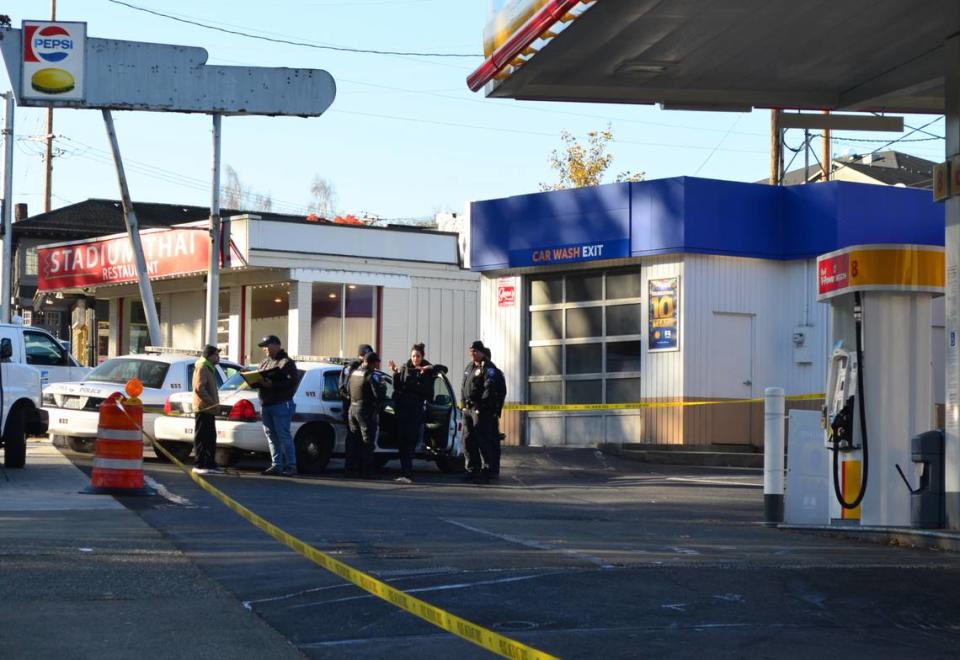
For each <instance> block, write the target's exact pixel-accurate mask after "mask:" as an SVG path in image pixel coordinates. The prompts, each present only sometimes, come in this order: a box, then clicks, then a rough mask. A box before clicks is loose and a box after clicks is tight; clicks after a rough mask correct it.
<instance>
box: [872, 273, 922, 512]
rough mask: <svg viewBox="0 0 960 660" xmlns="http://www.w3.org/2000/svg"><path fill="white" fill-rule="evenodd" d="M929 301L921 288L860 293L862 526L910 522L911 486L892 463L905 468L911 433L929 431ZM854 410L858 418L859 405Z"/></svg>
mask: <svg viewBox="0 0 960 660" xmlns="http://www.w3.org/2000/svg"><path fill="white" fill-rule="evenodd" d="M930 300H931V297H930V296H929V295H927V294H922V293H918V294H911V293H892V292H877V293H874V292H870V291H868V292H865V293H864V294H863V364H862V365H861V367H862V369H863V387H864V390H865V392H863V393H862V394H863V396H864V403H865V404H866V413H867V440H868V442H869V443H870V446H869V455H868V457H867V458H868V459H869V461H870V466H869V478H868V482H867V492H866V494H865V495H864V497H863V503H862V504H861V509H860V511H861V512H860V524H862V525H868V526H869V525H882V526H902V527H908V526H909V525H910V491H909V490H907V488H906V487H905V486H904V484H903V481H902V480H901V479H900V475H899V473H898V472H897V468H896V466H897V465H899V466H900V468H901V469H902V470H904V472H907V471H908V470H911V469H912V468H913V463H912V459H911V452H910V438H912V437H913V436H915V435H917V434H919V433H922V432H924V431H928V430H930V416H931V411H932V410H933V374H932V372H931V366H930V364H931V360H932V348H931V347H932V338H931V334H930V317H931V314H932V312H931V309H930V308H931V302H930ZM857 405H858V406H859V402H857ZM855 414H856V415H857V416H858V417H859V414H860V413H859V409H858V410H856V411H855ZM864 470H866V466H864ZM908 474H909V472H908Z"/></svg>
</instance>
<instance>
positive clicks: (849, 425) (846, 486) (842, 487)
mask: <svg viewBox="0 0 960 660" xmlns="http://www.w3.org/2000/svg"><path fill="white" fill-rule="evenodd" d="M853 314H854V323H855V328H854V332H855V333H856V339H855V341H856V351H852V352H850V351H846V350H844V346H843V341H842V340H841V341H839V342H837V346H836V348H835V349H834V351H833V355H831V357H830V364H829V365H828V369H827V390H826V391H827V398H826V403H825V405H824V409H823V426H824V429H825V430H826V445H827V447H828V448H829V449H830V452H831V454H832V456H833V461H832V463H831V465H832V471H833V478H832V479H831V482H832V483H833V493H834V496H835V497H836V501H837V504H839V505H840V508H841V511H840V514H841V518H843V519H847V518H851V519H859V507H860V502H862V501H863V498H864V496H865V495H866V493H867V479H868V478H869V475H870V453H869V445H868V444H867V425H866V411H865V409H864V400H863V399H864V397H863V396H860V392H862V391H863V375H862V371H861V370H860V363H861V361H862V360H863V347H862V340H861V337H862V333H863V327H862V320H863V309H862V300H861V297H860V292H856V293H855V294H854V309H853ZM858 411H859V417H855V415H856V414H857V412H858ZM857 419H859V422H860V423H859V431H860V433H859V435H858V434H857V433H856V430H857V423H856V420H857ZM841 456H845V458H844V460H842V461H841ZM848 465H849V466H850V467H851V468H859V469H856V470H849V471H848V470H847V466H848ZM851 490H853V491H854V492H855V493H856V494H855V495H853V496H852V497H851V496H850V494H849V492H850V491H851Z"/></svg>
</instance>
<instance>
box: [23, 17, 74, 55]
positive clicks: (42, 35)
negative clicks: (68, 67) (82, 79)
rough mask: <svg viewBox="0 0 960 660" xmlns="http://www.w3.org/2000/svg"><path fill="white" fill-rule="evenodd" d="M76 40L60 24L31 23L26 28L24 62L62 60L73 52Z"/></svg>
mask: <svg viewBox="0 0 960 660" xmlns="http://www.w3.org/2000/svg"><path fill="white" fill-rule="evenodd" d="M73 48H74V40H73V37H72V36H71V35H70V32H69V31H68V30H67V29H66V28H64V27H62V26H60V25H47V26H45V27H40V26H39V25H30V26H26V27H25V28H24V40H23V61H24V62H62V61H63V60H65V59H66V58H68V57H69V56H70V54H71V53H72V52H73Z"/></svg>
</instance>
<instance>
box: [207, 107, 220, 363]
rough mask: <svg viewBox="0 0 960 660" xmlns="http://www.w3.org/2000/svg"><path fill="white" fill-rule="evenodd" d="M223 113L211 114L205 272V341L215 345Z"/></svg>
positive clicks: (217, 305) (218, 308)
mask: <svg viewBox="0 0 960 660" xmlns="http://www.w3.org/2000/svg"><path fill="white" fill-rule="evenodd" d="M222 119H223V115H221V114H219V113H215V114H214V115H213V176H212V181H211V186H210V188H211V189H210V266H209V269H208V273H207V328H206V335H207V343H208V344H210V345H211V346H216V345H217V321H218V320H219V318H218V317H219V315H220V124H221V121H222Z"/></svg>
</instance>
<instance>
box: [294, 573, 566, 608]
mask: <svg viewBox="0 0 960 660" xmlns="http://www.w3.org/2000/svg"><path fill="white" fill-rule="evenodd" d="M551 575H556V573H555V572H554V573H541V574H539V575H519V576H516V577H509V578H500V579H498V580H481V581H479V582H457V583H454V584H439V585H436V586H433V587H419V588H417V589H404V592H403V593H405V594H422V593H429V592H431V591H452V590H456V589H472V588H474V587H481V586H484V585H489V584H506V583H509V582H525V581H527V580H533V579H535V578H538V577H548V576H551ZM367 598H373V596H371V595H369V594H363V595H360V596H347V597H346V598H337V599H335V600H324V601H320V602H319V603H304V604H303V605H294V606H293V607H291V608H290V609H292V610H299V609H303V608H305V607H316V606H317V605H332V604H334V603H347V602H349V601H352V600H365V599H367Z"/></svg>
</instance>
